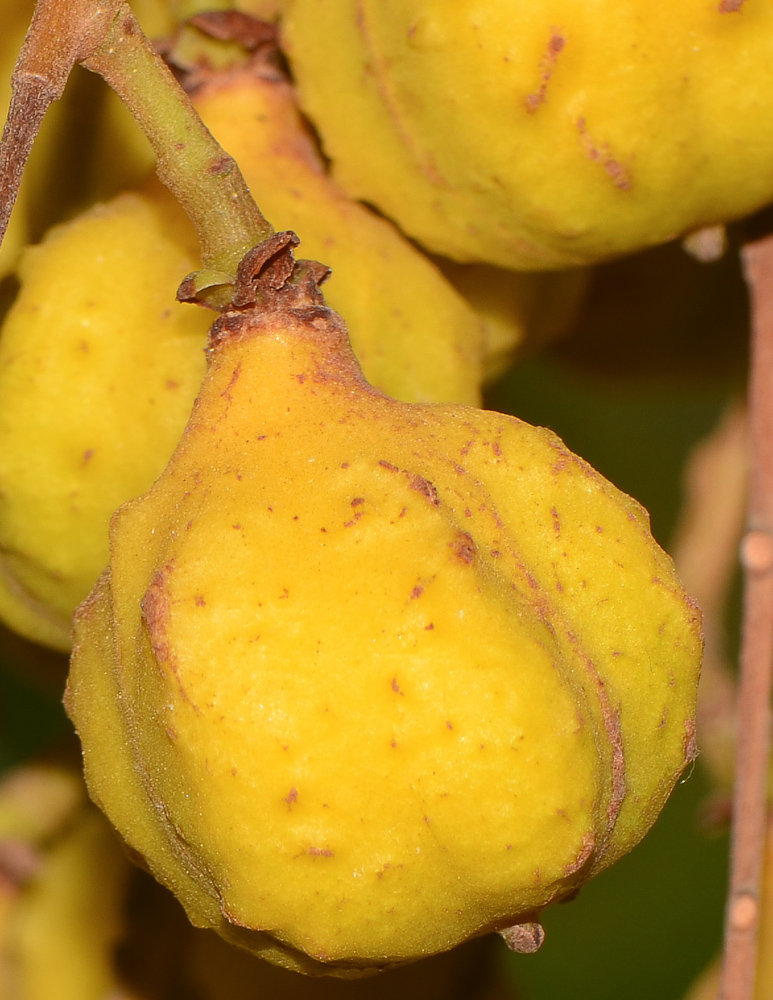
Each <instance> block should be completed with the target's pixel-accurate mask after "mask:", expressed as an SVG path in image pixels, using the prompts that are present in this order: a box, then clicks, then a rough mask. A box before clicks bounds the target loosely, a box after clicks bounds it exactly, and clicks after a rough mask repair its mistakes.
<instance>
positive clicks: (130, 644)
mask: <svg viewBox="0 0 773 1000" xmlns="http://www.w3.org/2000/svg"><path fill="white" fill-rule="evenodd" d="M281 241H282V236H278V237H276V238H274V239H273V240H271V241H268V242H267V244H266V245H264V246H261V247H260V248H258V250H257V251H256V252H255V253H254V254H253V255H252V256H251V257H250V260H249V261H245V263H244V265H243V273H242V280H241V282H240V283H239V285H238V286H237V295H238V296H240V297H241V298H242V300H243V301H244V302H245V303H247V305H246V307H245V308H243V309H242V310H241V311H240V310H239V309H233V310H231V311H229V312H227V313H225V314H224V315H223V316H222V317H221V319H220V320H219V321H218V322H217V323H216V324H215V326H214V327H213V330H212V331H211V337H210V349H209V367H208V373H207V376H206V378H205V381H204V385H203V387H202V391H201V393H200V395H199V397H198V399H197V402H196V405H195V407H194V410H193V413H192V416H191V419H190V421H189V424H188V427H187V429H186V431H185V434H184V435H183V438H182V440H181V442H180V445H179V446H178V449H177V451H176V452H175V454H174V456H173V458H172V460H171V462H170V464H169V466H168V468H167V469H166V471H165V472H164V474H163V475H162V476H161V477H160V478H159V480H158V481H157V482H156V484H155V486H154V487H153V489H152V490H151V491H150V492H149V493H148V494H146V495H145V496H144V497H142V498H140V499H138V500H136V501H133V502H131V503H129V504H127V505H125V506H124V507H122V508H121V509H120V510H119V511H118V512H117V513H116V515H115V516H114V519H113V522H112V530H111V561H110V566H109V570H108V571H106V573H105V574H104V575H103V576H102V578H101V580H100V583H99V584H98V586H97V588H96V589H95V591H94V592H93V594H92V596H91V597H90V599H89V600H88V601H87V602H86V603H85V604H84V605H83V607H82V608H81V609H80V611H79V613H78V616H77V624H76V647H75V650H74V654H73V659H72V669H71V676H70V679H69V683H68V693H67V705H68V710H69V712H70V714H71V716H72V718H73V720H74V722H75V724H76V727H77V729H78V732H79V734H80V736H81V739H82V742H83V748H84V755H85V764H86V773H87V781H88V784H89V787H90V791H91V794H92V795H93V796H94V797H95V799H96V800H97V801H98V802H99V803H100V804H101V805H102V807H103V808H104V809H105V810H106V812H107V814H108V816H109V817H110V818H111V820H112V821H113V823H114V824H115V825H116V826H117V828H118V830H119V831H120V832H121V835H122V836H123V837H124V838H125V840H126V841H127V842H128V843H129V844H130V845H131V846H132V847H133V848H134V849H135V850H137V851H138V852H139V853H140V854H141V855H143V857H144V858H145V860H146V862H147V864H148V865H149V866H150V868H151V869H152V871H153V872H154V874H155V875H156V876H157V877H158V878H159V879H160V880H161V881H163V882H164V883H165V884H167V885H169V886H170V887H171V888H172V889H173V890H174V891H175V892H176V894H177V895H178V897H179V898H180V899H181V901H182V902H183V904H184V906H185V908H186V910H187V912H188V914H189V916H190V918H191V919H192V921H193V922H194V923H195V924H198V925H202V926H210V927H213V928H215V929H217V930H218V931H219V932H220V933H221V934H223V935H224V936H226V937H228V938H230V939H231V940H232V941H235V942H237V943H240V944H242V945H243V946H245V947H248V948H251V949H252V950H254V951H257V952H258V953H260V954H261V955H262V956H263V957H266V958H269V959H271V960H273V961H275V962H277V963H279V964H284V965H287V966H289V967H292V968H298V969H302V970H305V971H312V972H320V971H322V972H333V973H335V974H339V975H351V974H354V973H355V972H359V971H362V970H374V969H378V968H383V967H386V966H388V965H391V964H395V963H400V962H405V961H409V960H412V959H416V958H419V957H421V956H425V955H428V954H432V953H435V952H438V951H442V950H445V949H448V948H450V947H452V946H453V945H455V944H456V943H458V942H460V941H462V940H464V939H466V938H468V937H473V936H476V935H479V934H483V933H486V932H487V931H490V930H494V929H502V928H506V927H508V926H509V925H511V924H513V923H516V922H521V921H523V920H533V919H534V914H535V912H536V911H539V909H541V908H542V907H543V906H545V905H546V904H547V903H549V902H551V901H552V900H554V899H557V898H561V897H563V896H565V895H567V894H569V893H571V892H572V891H574V889H575V888H576V887H577V886H578V885H579V884H581V883H582V882H583V881H584V880H586V879H587V878H588V877H589V876H590V875H592V874H593V873H595V872H596V871H598V870H600V869H601V868H604V867H605V866H607V865H608V864H610V863H611V862H612V861H613V860H614V859H615V858H617V857H619V856H620V855H621V854H622V853H624V852H625V851H627V850H629V849H630V848H631V847H632V846H633V845H634V844H635V843H636V842H637V841H638V840H639V839H640V838H641V836H643V834H644V833H645V831H646V830H647V829H648V827H649V826H650V824H651V823H652V822H653V820H654V818H655V816H656V815H657V813H658V811H659V809H660V807H661V806H662V804H663V802H664V800H665V798H666V796H667V795H668V792H669V790H670V788H671V787H672V784H673V782H674V781H675V780H676V777H677V775H678V774H679V773H680V772H681V770H682V768H683V767H684V765H685V763H686V761H687V760H689V759H690V758H691V756H692V755H693V752H694V751H693V721H692V718H693V710H694V700H695V686H696V681H697V672H698V664H699V659H700V638H699V627H698V613H697V610H696V609H695V608H694V606H693V605H692V604H691V602H690V601H689V600H688V599H687V597H686V595H685V594H684V592H683V591H682V589H681V587H680V585H679V583H678V581H677V580H676V577H675V574H674V571H673V567H672V564H671V562H670V560H669V559H668V557H667V556H666V555H665V554H664V553H663V552H662V551H661V550H660V549H659V548H658V546H657V545H656V544H655V543H654V541H653V540H652V537H651V535H650V534H649V530H648V524H647V519H646V516H645V514H644V513H643V511H642V510H641V508H640V507H639V506H638V505H637V504H636V503H635V502H634V501H632V500H630V499H629V498H628V497H625V496H623V495H622V494H620V493H619V492H618V491H616V490H615V489H614V487H612V486H611V485H610V484H609V483H608V482H606V481H605V480H603V479H602V478H601V477H600V476H599V475H598V474H597V473H595V472H594V471H593V470H591V469H590V468H589V467H588V466H587V465H586V464H585V463H584V462H582V461H581V460H580V459H578V458H577V457H576V456H574V455H572V454H571V453H570V452H569V451H567V450H566V448H565V447H564V446H563V445H562V443H561V442H560V441H559V440H558V439H557V438H556V437H555V436H554V435H552V434H551V433H549V432H548V431H545V430H541V429H535V428H533V427H529V426H528V425H525V424H523V423H522V422H520V421H518V420H516V419H515V418H512V417H507V416H502V415H500V414H496V413H486V412H483V411H480V410H476V409H473V408H469V407H464V406H461V405H431V406H430V405H410V404H405V403H400V402H396V401H395V400H392V399H390V398H389V397H387V396H384V395H382V394H381V393H379V392H377V391H376V390H374V389H373V388H372V387H371V386H370V385H369V384H368V383H367V382H366V381H365V380H364V378H363V376H362V374H361V371H360V369H359V367H358V365H357V363H356V360H355V359H354V356H353V354H352V353H351V351H350V349H349V347H348V343H347V340H346V335H345V331H344V329H343V326H342V324H341V321H340V320H339V319H338V317H337V316H336V315H335V314H334V313H332V312H330V311H329V310H327V309H326V308H325V307H324V305H323V303H322V301H321V297H320V296H319V293H318V292H317V291H316V288H315V286H314V284H313V282H312V280H311V278H310V277H309V274H310V273H314V274H317V273H318V272H317V271H316V270H314V268H313V267H312V266H311V265H305V264H301V265H299V266H297V267H296V269H295V271H294V272H293V274H292V278H291V280H290V281H288V282H287V283H286V284H283V282H284V279H286V278H287V277H288V274H289V273H290V270H291V267H292V265H291V261H289V260H288V257H287V253H286V250H281V249H279V248H280V247H281V245H282V242H281ZM261 255H265V256H264V257H263V258H262V257H261ZM261 259H263V260H264V263H265V261H266V260H268V261H269V263H268V264H267V265H266V266H265V267H264V266H263V265H262V264H261ZM256 272H257V275H256ZM253 278H254V281H253ZM279 286H283V287H281V288H279ZM277 289H278V290H277ZM255 294H257V297H258V300H259V303H260V305H259V307H258V308H255V309H251V308H249V305H248V303H249V299H250V296H251V295H255Z"/></svg>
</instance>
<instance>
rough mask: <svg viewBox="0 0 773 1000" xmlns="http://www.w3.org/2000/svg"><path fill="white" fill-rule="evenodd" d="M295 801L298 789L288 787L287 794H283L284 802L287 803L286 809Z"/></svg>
mask: <svg viewBox="0 0 773 1000" xmlns="http://www.w3.org/2000/svg"><path fill="white" fill-rule="evenodd" d="M297 801H298V789H297V788H295V787H293V788H291V789H290V791H289V792H288V793H287V795H285V802H286V803H287V807H288V809H289V808H291V807H292V805H293V803H294V802H297Z"/></svg>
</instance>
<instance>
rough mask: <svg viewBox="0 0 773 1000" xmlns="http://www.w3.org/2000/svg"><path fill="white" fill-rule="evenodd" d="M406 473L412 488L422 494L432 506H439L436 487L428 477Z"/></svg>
mask: <svg viewBox="0 0 773 1000" xmlns="http://www.w3.org/2000/svg"><path fill="white" fill-rule="evenodd" d="M407 475H408V485H409V486H410V487H411V489H412V490H416V491H417V493H421V494H423V495H424V496H425V497H426V498H427V500H429V502H430V503H431V504H432V506H433V507H438V506H440V499H439V497H438V494H437V489H436V488H435V486H434V485H433V484H432V483H431V482H430V481H429V480H428V479H425V478H424V476H419V475H411V474H410V473H407Z"/></svg>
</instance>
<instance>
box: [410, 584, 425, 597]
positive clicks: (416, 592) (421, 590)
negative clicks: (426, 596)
mask: <svg viewBox="0 0 773 1000" xmlns="http://www.w3.org/2000/svg"><path fill="white" fill-rule="evenodd" d="M423 593H424V587H422V586H421V584H418V583H417V584H416V586H415V587H414V588H413V590H412V591H411V600H412V601H415V600H416V599H417V598H418V597H421V595H422V594H423Z"/></svg>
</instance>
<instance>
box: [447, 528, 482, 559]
mask: <svg viewBox="0 0 773 1000" xmlns="http://www.w3.org/2000/svg"><path fill="white" fill-rule="evenodd" d="M448 545H449V548H450V549H451V550H452V551H453V553H454V555H455V556H456V558H457V559H459V561H460V562H463V563H464V564H465V565H467V566H472V564H473V563H474V562H475V551H476V546H475V542H474V541H473V539H472V535H468V534H467V532H466V531H460V532H459V534H458V535H457V536H456V538H455V539H454V540H453V541H452V542H449V543H448Z"/></svg>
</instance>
